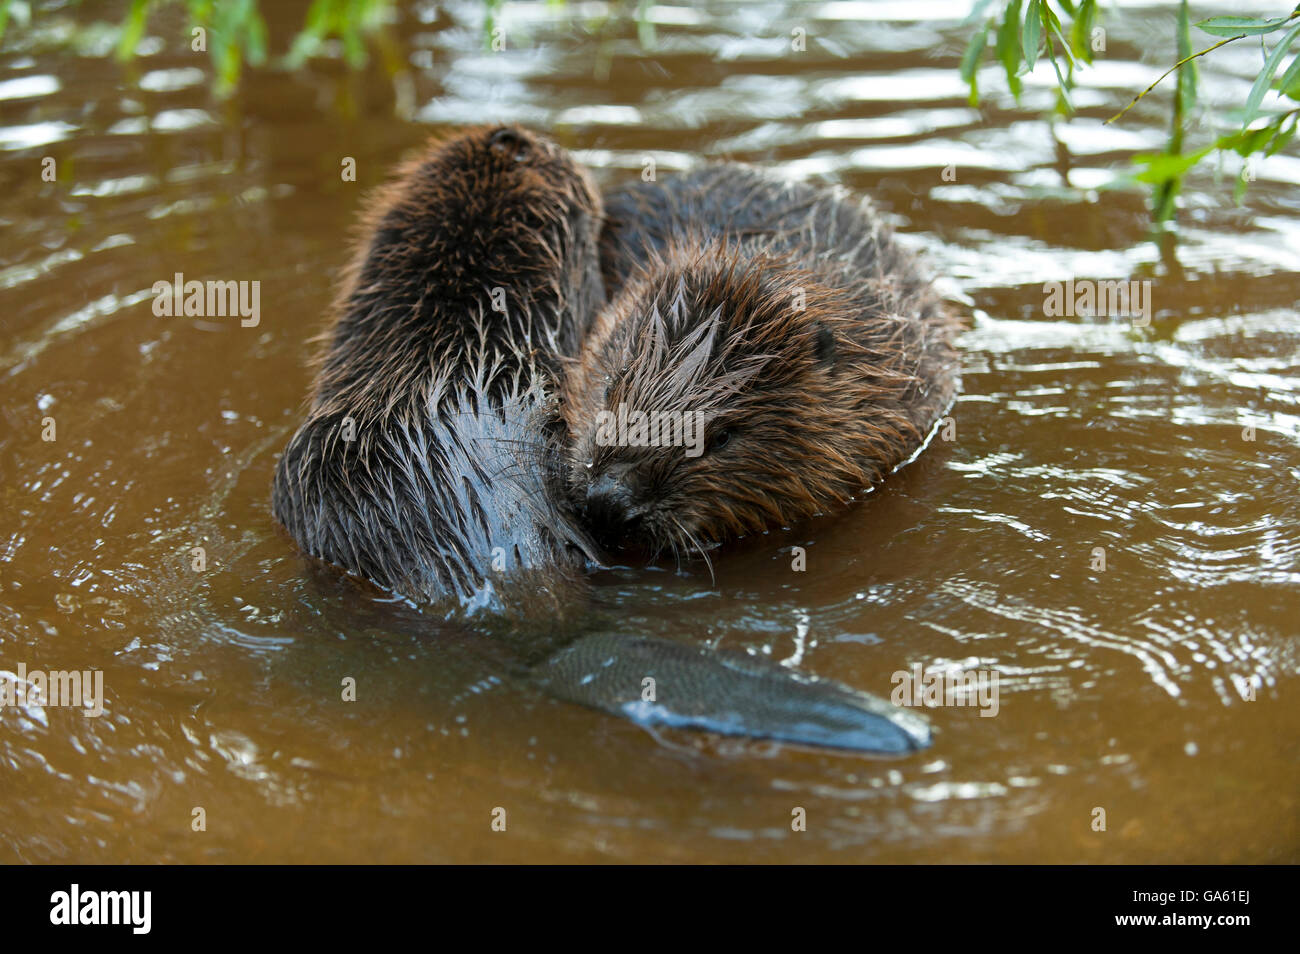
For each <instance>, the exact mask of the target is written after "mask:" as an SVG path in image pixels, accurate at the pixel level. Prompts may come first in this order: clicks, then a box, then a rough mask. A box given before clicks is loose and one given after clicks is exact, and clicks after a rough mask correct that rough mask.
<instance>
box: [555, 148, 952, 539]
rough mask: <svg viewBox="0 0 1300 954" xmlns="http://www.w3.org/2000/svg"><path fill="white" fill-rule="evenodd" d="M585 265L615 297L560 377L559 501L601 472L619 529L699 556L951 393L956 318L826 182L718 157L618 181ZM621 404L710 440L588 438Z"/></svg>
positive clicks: (809, 507) (793, 501)
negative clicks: (622, 498) (631, 442)
mask: <svg viewBox="0 0 1300 954" xmlns="http://www.w3.org/2000/svg"><path fill="white" fill-rule="evenodd" d="M602 267H603V272H604V275H605V278H606V282H607V284H608V285H610V286H612V287H614V288H617V289H618V292H617V294H615V295H614V296H613V298H612V300H611V302H610V304H609V305H608V306H607V307H606V309H605V310H604V311H603V312H602V313H601V314H600V315H599V316H598V318H597V321H596V326H595V327H594V328H593V330H592V333H591V335H590V337H589V338H588V339H587V341H586V342H585V345H584V347H583V350H582V354H581V356H580V358H579V360H578V361H577V362H575V363H574V364H573V365H572V366H571V367H570V369H569V371H568V374H567V378H566V381H565V384H564V399H563V402H562V403H563V406H564V414H565V417H566V421H567V428H568V449H567V454H568V461H567V466H566V473H567V475H568V486H569V491H570V494H571V495H572V497H573V499H574V501H575V506H577V507H582V506H583V505H584V500H585V498H586V497H587V495H588V494H589V493H590V492H591V488H592V487H593V486H595V485H596V483H597V482H598V481H601V478H602V477H605V476H609V475H612V477H613V479H615V480H616V481H617V483H618V485H619V487H620V494H625V495H626V506H625V511H626V512H625V513H624V516H625V517H628V518H630V520H629V523H630V526H629V528H628V529H627V530H626V531H625V539H624V540H623V541H621V542H631V543H638V544H642V545H646V546H648V547H649V548H651V549H652V550H654V551H656V552H657V551H662V550H671V551H674V552H676V553H678V554H682V553H684V552H689V551H702V550H703V549H705V548H707V546H708V545H709V544H710V543H713V542H718V541H722V540H725V539H728V538H730V537H735V536H740V535H743V534H746V533H751V532H756V531H761V530H764V529H768V528H772V527H777V526H787V525H790V524H792V523H794V522H795V521H797V520H799V519H801V518H803V517H807V516H810V515H812V514H816V513H819V512H823V511H827V510H830V509H832V508H834V507H837V506H840V505H842V504H844V503H846V502H847V501H849V500H850V499H851V498H853V497H854V496H856V495H859V494H861V493H862V492H863V491H864V490H865V489H867V488H869V487H871V486H872V485H874V484H876V483H877V482H878V481H880V480H881V479H882V478H883V477H884V476H885V475H886V474H887V473H889V471H890V470H891V469H893V468H894V467H895V466H897V465H898V464H900V463H902V462H903V461H905V460H907V459H908V458H909V457H910V456H912V454H914V453H915V452H916V451H917V450H918V449H919V448H920V447H921V446H922V444H923V442H924V441H925V439H926V438H927V436H928V434H929V433H930V431H931V429H932V427H933V426H934V424H935V422H936V421H937V419H938V418H939V417H940V415H941V414H943V413H944V411H945V410H946V409H947V408H948V407H949V406H950V404H951V403H952V401H953V398H954V395H955V393H956V390H957V386H958V362H957V357H956V354H955V351H954V349H953V346H952V339H953V336H954V333H955V330H956V322H955V320H954V319H953V318H952V317H951V316H950V315H949V314H948V313H947V311H946V310H945V309H944V308H943V307H942V305H941V303H940V301H939V299H938V297H937V296H936V294H935V293H934V292H933V290H932V289H931V287H930V284H929V282H928V281H927V280H926V278H925V277H924V276H923V275H922V273H921V272H920V270H919V269H918V267H917V265H916V263H915V261H914V259H913V257H912V256H911V255H910V254H909V253H907V252H906V251H905V250H903V249H902V248H901V247H900V246H899V245H898V244H897V243H896V242H895V241H894V240H893V239H892V238H891V236H890V234H889V231H888V230H887V229H886V228H885V226H884V225H883V224H882V222H881V221H880V219H879V217H878V216H877V215H876V214H875V213H874V212H872V210H871V209H870V208H869V207H868V206H866V205H864V204H863V203H861V202H858V201H854V200H851V199H849V198H848V197H846V196H844V195H842V194H840V193H835V192H831V191H828V190H820V189H815V188H812V187H810V186H807V185H797V184H795V185H790V184H782V183H780V182H776V181H774V180H772V179H769V178H767V177H766V176H764V175H762V174H760V173H758V172H757V171H755V170H752V169H749V168H747V167H743V166H737V165H721V166H710V167H705V168H704V169H702V170H699V171H697V172H693V173H689V174H685V175H682V176H678V177H674V178H673V179H671V180H669V181H667V182H665V183H663V184H653V183H637V184H636V185H634V186H632V187H631V188H629V189H626V190H624V191H623V192H621V193H618V194H615V195H613V196H611V197H609V198H608V199H607V225H606V230H605V233H604V234H603V236H602ZM799 293H802V296H803V299H802V305H803V307H802V309H799V308H797V307H796V302H797V301H798V299H797V295H798V294H799ZM620 403H623V404H625V405H626V406H627V408H628V410H629V411H631V410H641V411H645V412H647V413H654V412H664V411H702V412H704V413H705V415H706V419H707V421H708V425H707V429H706V444H705V446H706V448H710V449H707V450H706V451H705V453H704V454H703V455H702V456H700V457H698V458H694V459H692V458H690V457H688V456H687V455H686V454H685V453H684V452H683V449H682V448H680V447H657V448H656V447H624V446H599V445H598V444H597V441H596V431H597V427H596V424H597V414H598V412H600V411H602V410H608V411H611V412H613V411H615V409H617V408H618V406H619V404H620ZM723 433H726V434H727V435H728V440H727V443H726V444H725V446H713V445H715V444H716V440H717V437H718V435H720V434H723ZM605 485H606V486H608V481H606V482H605Z"/></svg>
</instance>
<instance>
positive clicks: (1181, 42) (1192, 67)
mask: <svg viewBox="0 0 1300 954" xmlns="http://www.w3.org/2000/svg"><path fill="white" fill-rule="evenodd" d="M1188 6H1189V5H1188V0H1182V3H1180V4H1179V6H1178V27H1177V29H1178V34H1177V36H1178V59H1179V61H1182V60H1186V59H1187V58H1188V57H1189V56H1191V55H1192V28H1191V19H1192V15H1191V11H1190V10H1189V9H1188ZM1200 75H1201V74H1200V70H1199V68H1198V67H1197V65H1196V61H1195V60H1188V61H1187V62H1186V63H1183V65H1182V66H1180V67H1178V89H1177V95H1178V96H1179V97H1180V98H1181V101H1180V106H1181V108H1182V113H1183V115H1184V116H1187V115H1189V114H1190V113H1191V111H1192V110H1193V109H1195V108H1196V87H1197V86H1198V85H1199V80H1200Z"/></svg>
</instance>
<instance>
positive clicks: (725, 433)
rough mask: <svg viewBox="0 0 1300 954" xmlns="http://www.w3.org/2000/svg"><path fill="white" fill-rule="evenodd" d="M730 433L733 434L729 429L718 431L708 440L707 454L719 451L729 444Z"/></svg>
mask: <svg viewBox="0 0 1300 954" xmlns="http://www.w3.org/2000/svg"><path fill="white" fill-rule="evenodd" d="M732 433H733V432H732V431H731V430H730V429H724V430H721V431H718V432H717V433H716V434H714V435H713V436H712V437H711V438H709V453H710V454H712V453H713V452H714V451H720V450H722V448H724V447H726V446H727V445H728V444H730V443H731V438H732Z"/></svg>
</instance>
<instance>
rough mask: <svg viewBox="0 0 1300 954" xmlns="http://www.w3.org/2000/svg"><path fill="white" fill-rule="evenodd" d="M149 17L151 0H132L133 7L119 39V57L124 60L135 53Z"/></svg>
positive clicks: (127, 15)
mask: <svg viewBox="0 0 1300 954" xmlns="http://www.w3.org/2000/svg"><path fill="white" fill-rule="evenodd" d="M148 19H149V0H131V9H130V10H129V11H128V12H127V14H126V22H125V23H123V24H122V35H121V36H120V37H119V38H118V41H117V58H118V59H119V60H121V61H123V62H126V61H127V60H129V59H130V58H131V57H132V56H134V55H135V48H136V47H137V46H139V45H140V38H141V37H142V36H144V28H145V23H146V21H147V20H148Z"/></svg>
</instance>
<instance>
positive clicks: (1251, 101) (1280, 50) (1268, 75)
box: [1241, 23, 1300, 129]
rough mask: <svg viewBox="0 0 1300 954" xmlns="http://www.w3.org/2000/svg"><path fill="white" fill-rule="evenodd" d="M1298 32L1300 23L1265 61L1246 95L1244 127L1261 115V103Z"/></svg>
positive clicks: (1242, 122) (1289, 31) (1280, 41)
mask: <svg viewBox="0 0 1300 954" xmlns="http://www.w3.org/2000/svg"><path fill="white" fill-rule="evenodd" d="M1297 34H1300V23H1297V24H1296V25H1295V26H1293V27H1292V28H1291V29H1289V30H1287V31H1286V35H1285V36H1283V37H1282V39H1280V40H1278V41H1277V46H1275V47H1273V50H1272V52H1271V53H1269V54H1268V59H1266V60H1265V61H1264V68H1263V69H1262V70H1261V71H1260V74H1259V76H1257V77H1256V78H1255V85H1254V86H1252V87H1251V88H1250V95H1249V96H1247V97H1246V114H1245V116H1244V117H1243V118H1242V121H1241V126H1242V128H1243V129H1244V128H1245V127H1247V126H1249V125H1250V124H1251V121H1252V120H1253V119H1254V118H1255V117H1256V116H1258V115H1259V104H1260V103H1261V102H1263V100H1264V94H1265V93H1267V92H1268V89H1269V86H1270V85H1271V84H1272V82H1273V76H1274V75H1275V74H1276V73H1277V68H1278V66H1279V65H1281V63H1282V57H1284V56H1286V51H1287V47H1289V46H1290V45H1291V41H1292V40H1294V39H1295V38H1296V35H1297Z"/></svg>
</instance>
